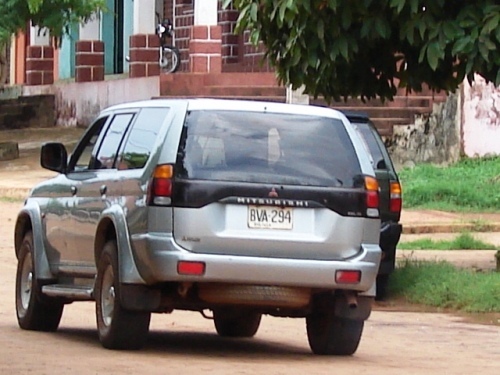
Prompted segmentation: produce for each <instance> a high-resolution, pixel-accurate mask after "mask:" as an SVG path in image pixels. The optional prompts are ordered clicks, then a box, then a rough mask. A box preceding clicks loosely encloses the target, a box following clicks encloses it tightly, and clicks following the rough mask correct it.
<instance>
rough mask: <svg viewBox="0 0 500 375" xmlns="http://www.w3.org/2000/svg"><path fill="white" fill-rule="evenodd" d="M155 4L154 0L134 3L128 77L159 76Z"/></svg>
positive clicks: (142, 0) (158, 43) (158, 45)
mask: <svg viewBox="0 0 500 375" xmlns="http://www.w3.org/2000/svg"><path fill="white" fill-rule="evenodd" d="M139 3H140V4H139ZM155 3H156V1H155V0H141V1H140V2H139V1H134V33H133V35H131V37H130V71H129V75H130V77H150V76H157V75H159V74H160V67H159V66H158V59H159V57H160V55H159V47H160V41H159V39H158V37H157V36H156V34H155V27H156V13H155V9H156V8H155Z"/></svg>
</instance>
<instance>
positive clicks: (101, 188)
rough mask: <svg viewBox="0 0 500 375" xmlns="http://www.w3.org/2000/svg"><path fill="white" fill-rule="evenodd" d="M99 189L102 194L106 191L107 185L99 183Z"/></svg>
mask: <svg viewBox="0 0 500 375" xmlns="http://www.w3.org/2000/svg"><path fill="white" fill-rule="evenodd" d="M99 191H100V192H101V195H104V194H106V193H107V191H108V187H107V186H106V185H101V187H100V188H99Z"/></svg>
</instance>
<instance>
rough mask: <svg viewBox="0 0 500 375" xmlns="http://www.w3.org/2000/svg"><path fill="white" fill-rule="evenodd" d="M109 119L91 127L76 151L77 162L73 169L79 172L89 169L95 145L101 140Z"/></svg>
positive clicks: (103, 119)
mask: <svg viewBox="0 0 500 375" xmlns="http://www.w3.org/2000/svg"><path fill="white" fill-rule="evenodd" d="M107 119H108V117H103V118H100V119H98V120H97V121H96V122H95V123H94V124H93V125H91V127H90V130H89V131H88V133H87V134H85V136H84V138H83V140H82V142H81V143H80V144H79V145H78V146H77V147H76V149H75V155H74V158H75V160H74V164H73V166H70V168H71V169H73V170H74V171H77V172H78V171H85V170H88V169H89V167H90V161H91V159H92V151H93V150H94V147H95V144H96V142H97V140H98V139H99V135H100V134H101V130H102V128H103V126H104V124H105V123H106V120H107Z"/></svg>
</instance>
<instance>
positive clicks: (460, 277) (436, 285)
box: [389, 259, 500, 312]
mask: <svg viewBox="0 0 500 375" xmlns="http://www.w3.org/2000/svg"><path fill="white" fill-rule="evenodd" d="M389 292H390V293H391V294H392V295H393V296H401V297H404V298H405V299H407V300H408V301H409V302H412V303H420V304H425V305H429V306H435V307H440V308H453V309H456V310H459V311H464V312H500V274H499V273H495V272H489V273H481V272H473V271H469V270H465V269H458V268H456V267H454V266H453V265H451V264H449V263H447V262H427V261H416V260H412V259H405V260H403V262H402V264H400V265H399V267H397V268H396V270H395V271H394V273H393V274H392V275H391V282H390V284H389Z"/></svg>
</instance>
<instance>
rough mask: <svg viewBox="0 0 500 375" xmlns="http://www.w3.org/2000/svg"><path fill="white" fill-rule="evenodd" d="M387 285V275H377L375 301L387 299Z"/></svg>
mask: <svg viewBox="0 0 500 375" xmlns="http://www.w3.org/2000/svg"><path fill="white" fill-rule="evenodd" d="M388 285H389V275H388V274H385V275H377V295H376V297H375V299H376V300H377V301H383V300H385V299H386V297H387V286H388Z"/></svg>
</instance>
